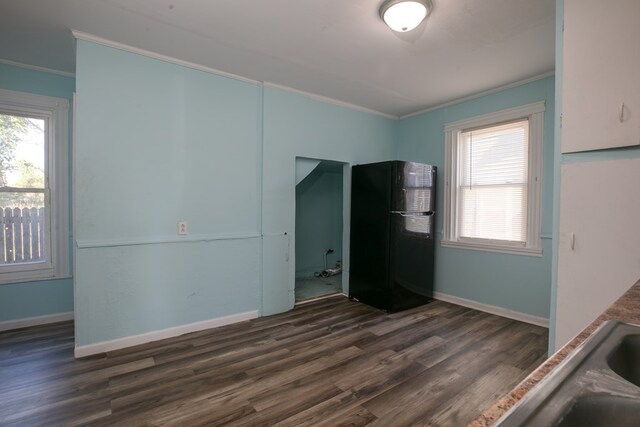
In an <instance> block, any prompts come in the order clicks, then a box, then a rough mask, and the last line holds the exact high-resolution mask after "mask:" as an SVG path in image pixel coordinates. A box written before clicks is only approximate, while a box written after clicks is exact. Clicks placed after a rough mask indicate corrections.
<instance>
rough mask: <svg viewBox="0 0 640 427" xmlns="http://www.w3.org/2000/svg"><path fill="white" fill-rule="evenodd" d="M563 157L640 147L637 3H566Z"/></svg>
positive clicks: (598, 0) (588, 0)
mask: <svg viewBox="0 0 640 427" xmlns="http://www.w3.org/2000/svg"><path fill="white" fill-rule="evenodd" d="M562 82H563V83H562V84H563V89H562V92H563V101H562V102H563V107H562V110H563V111H562V152H563V153H570V152H577V151H589V150H597V149H603V148H613V147H624V146H632V145H640V0H615V1H602V0H565V2H564V43H563V76H562Z"/></svg>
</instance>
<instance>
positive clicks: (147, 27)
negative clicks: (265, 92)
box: [0, 0, 555, 116]
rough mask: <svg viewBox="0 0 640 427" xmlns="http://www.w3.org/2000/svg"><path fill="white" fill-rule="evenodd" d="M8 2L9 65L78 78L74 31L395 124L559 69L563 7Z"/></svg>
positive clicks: (500, 1)
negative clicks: (403, 23)
mask: <svg viewBox="0 0 640 427" xmlns="http://www.w3.org/2000/svg"><path fill="white" fill-rule="evenodd" d="M381 3H382V0H0V60H5V61H13V62H18V63H22V64H28V65H35V66H40V67H45V68H49V69H53V70H59V71H64V72H70V73H73V72H74V71H75V53H74V41H73V37H72V35H71V33H70V31H69V29H70V28H71V29H74V30H79V31H82V32H86V33H90V34H93V35H96V36H99V37H103V38H106V39H109V40H113V41H116V42H119V43H124V44H127V45H130V46H133V47H136V48H140V49H145V50H149V51H152V52H157V53H160V54H163V55H167V56H171V57H174V58H177V59H180V60H183V61H188V62H193V63H196V64H200V65H204V66H206V67H211V68H215V69H217V70H221V71H224V72H227V73H233V74H236V75H239V76H243V77H247V78H250V79H253V80H258V81H265V82H270V83H275V84H279V85H284V86H288V87H290V88H294V89H297V90H301V91H305V92H310V93H313V94H317V95H322V96H325V97H329V98H334V99H337V100H339V101H342V102H346V103H350V104H355V105H358V106H361V107H365V108H368V109H371V110H375V111H378V112H382V113H385V114H389V115H393V116H403V115H406V114H410V113H413V112H416V111H419V110H423V109H427V108H429V107H432V106H435V105H440V104H443V103H446V102H449V101H452V100H455V99H459V98H463V97H467V96H472V95H474V94H477V93H480V92H484V91H488V90H492V89H495V88H498V87H501V86H504V85H508V84H511V83H514V82H518V81H521V80H526V79H529V78H532V77H536V76H540V75H543V74H545V73H548V72H550V71H552V70H553V69H554V44H555V42H554V40H555V0H433V4H434V8H433V12H432V13H431V15H430V16H429V18H428V19H427V21H425V23H423V24H422V25H421V26H420V27H418V29H416V30H414V31H412V32H410V33H405V34H397V33H394V32H393V31H391V30H390V29H389V28H387V27H386V25H385V24H384V23H383V22H382V20H381V19H380V18H379V16H378V8H379V6H380V4H381Z"/></svg>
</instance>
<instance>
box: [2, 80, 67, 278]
mask: <svg viewBox="0 0 640 427" xmlns="http://www.w3.org/2000/svg"><path fill="white" fill-rule="evenodd" d="M0 113H4V114H9V115H16V116H26V117H36V118H43V119H45V120H46V121H47V126H46V133H45V190H44V196H45V206H47V202H48V207H49V209H45V212H46V218H45V227H46V231H47V233H45V238H46V243H47V248H48V249H49V251H48V253H47V259H46V261H44V262H37V263H24V264H12V265H2V266H0V285H4V284H11V283H19V282H30V281H36V280H47V279H61V278H68V277H70V268H69V101H68V100H67V99H64V98H55V97H50V96H44V95H36V94H31V93H24V92H15V91H10V90H5V89H0Z"/></svg>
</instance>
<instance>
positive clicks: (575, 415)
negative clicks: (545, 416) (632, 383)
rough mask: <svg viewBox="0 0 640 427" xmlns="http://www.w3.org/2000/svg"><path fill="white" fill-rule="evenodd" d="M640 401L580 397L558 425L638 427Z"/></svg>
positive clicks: (624, 398)
mask: <svg viewBox="0 0 640 427" xmlns="http://www.w3.org/2000/svg"><path fill="white" fill-rule="evenodd" d="M638 424H640V400H638V399H630V398H627V397H619V396H609V395H600V396H587V397H580V398H578V400H576V401H575V402H574V404H573V405H572V406H571V407H570V409H569V410H568V411H567V412H566V413H565V414H563V416H562V418H561V419H560V420H559V421H558V422H557V423H556V426H557V427H585V426H590V427H600V426H602V427H614V426H621V427H626V426H629V427H637V426H638Z"/></svg>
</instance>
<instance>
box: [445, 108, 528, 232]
mask: <svg viewBox="0 0 640 427" xmlns="http://www.w3.org/2000/svg"><path fill="white" fill-rule="evenodd" d="M528 148H529V120H528V119H526V120H519V121H517V122H514V123H506V124H502V125H497V126H490V127H485V128H480V129H472V130H467V131H465V132H462V133H461V134H460V137H459V148H458V165H459V166H458V171H459V172H458V173H459V179H458V210H457V214H458V218H457V221H456V222H457V225H458V236H459V237H460V238H475V239H488V240H506V241H512V242H520V243H522V244H523V245H524V244H525V243H526V240H527V230H526V225H527V177H528V170H527V169H528Z"/></svg>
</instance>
